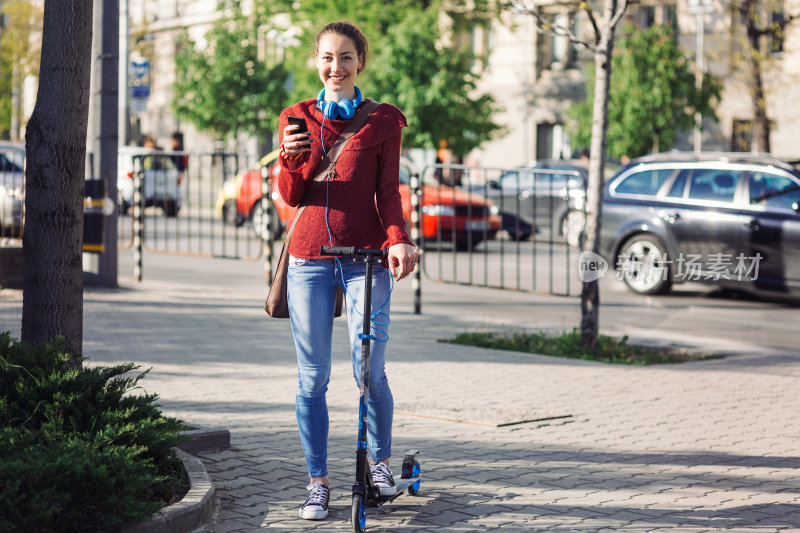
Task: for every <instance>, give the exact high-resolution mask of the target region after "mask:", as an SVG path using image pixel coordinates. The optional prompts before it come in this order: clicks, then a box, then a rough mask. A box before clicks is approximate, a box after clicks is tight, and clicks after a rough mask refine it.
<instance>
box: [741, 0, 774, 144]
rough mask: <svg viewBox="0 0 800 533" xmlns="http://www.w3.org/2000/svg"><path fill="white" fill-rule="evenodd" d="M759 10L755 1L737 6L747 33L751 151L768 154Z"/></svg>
mask: <svg viewBox="0 0 800 533" xmlns="http://www.w3.org/2000/svg"><path fill="white" fill-rule="evenodd" d="M758 8H759V5H758V2H757V1H756V0H745V1H743V2H742V3H741V4H740V5H739V6H738V9H739V13H740V15H741V17H742V23H743V24H744V27H745V31H746V32H747V46H748V50H747V52H748V58H747V59H748V64H749V66H750V79H751V80H752V83H751V84H750V99H751V101H752V105H753V133H752V135H753V140H752V149H753V151H756V152H765V153H770V152H771V151H772V147H771V146H770V141H769V138H770V124H769V118H768V117H767V97H766V94H765V92H764V79H763V77H762V64H761V63H762V61H761V49H760V46H759V45H760V44H761V43H760V41H761V37H762V36H763V35H764V32H763V31H762V30H761V29H760V28H759V26H758V13H757V10H758Z"/></svg>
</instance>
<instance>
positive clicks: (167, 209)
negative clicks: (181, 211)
mask: <svg viewBox="0 0 800 533" xmlns="http://www.w3.org/2000/svg"><path fill="white" fill-rule="evenodd" d="M163 207H164V214H165V215H167V216H168V217H176V216H178V203H177V202H176V201H175V200H167V201H166V202H165V203H164V206H163Z"/></svg>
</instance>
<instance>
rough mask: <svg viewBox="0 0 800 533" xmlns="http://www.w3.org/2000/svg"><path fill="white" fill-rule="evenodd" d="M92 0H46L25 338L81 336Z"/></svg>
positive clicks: (28, 189) (73, 349) (30, 142)
mask: <svg viewBox="0 0 800 533" xmlns="http://www.w3.org/2000/svg"><path fill="white" fill-rule="evenodd" d="M91 28H92V0H73V1H69V2H64V1H60V0H46V1H45V6H44V25H43V32H42V57H41V67H40V79H39V90H38V94H37V96H36V106H35V107H34V110H33V115H31V119H30V121H29V122H28V126H27V129H26V147H25V148H26V150H27V174H26V185H25V232H24V235H23V249H24V256H25V282H24V283H25V285H24V292H23V303H22V340H23V341H26V342H46V341H49V340H52V339H53V338H54V337H56V336H63V337H64V338H65V341H66V342H65V350H66V351H67V352H69V353H71V354H73V355H78V354H80V353H81V350H82V342H83V258H82V248H83V189H84V171H85V157H86V128H87V123H88V111H89V73H90V64H91V45H92V31H91Z"/></svg>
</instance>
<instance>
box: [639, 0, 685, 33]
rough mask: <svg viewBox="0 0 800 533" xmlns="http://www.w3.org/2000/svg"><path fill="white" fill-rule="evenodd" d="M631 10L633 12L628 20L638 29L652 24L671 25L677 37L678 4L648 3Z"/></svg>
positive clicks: (646, 27)
mask: <svg viewBox="0 0 800 533" xmlns="http://www.w3.org/2000/svg"><path fill="white" fill-rule="evenodd" d="M631 11H632V14H631V16H630V17H629V19H628V20H629V21H630V23H631V24H633V26H634V27H636V28H637V29H640V30H646V29H648V28H650V27H652V26H669V27H671V28H672V29H673V33H674V35H675V36H676V38H677V35H678V8H677V6H676V4H674V3H667V4H664V5H660V4H659V5H646V6H640V7H639V8H638V9H636V10H631Z"/></svg>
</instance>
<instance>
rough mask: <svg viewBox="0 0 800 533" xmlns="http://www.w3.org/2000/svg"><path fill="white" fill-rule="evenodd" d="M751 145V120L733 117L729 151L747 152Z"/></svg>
mask: <svg viewBox="0 0 800 533" xmlns="http://www.w3.org/2000/svg"><path fill="white" fill-rule="evenodd" d="M752 146H753V121H752V120H740V119H734V121H733V131H732V132H731V152H749V151H750V150H751V149H752Z"/></svg>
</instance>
